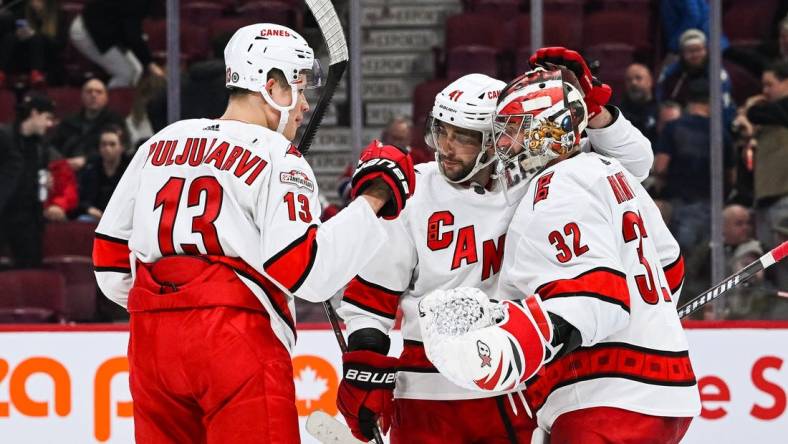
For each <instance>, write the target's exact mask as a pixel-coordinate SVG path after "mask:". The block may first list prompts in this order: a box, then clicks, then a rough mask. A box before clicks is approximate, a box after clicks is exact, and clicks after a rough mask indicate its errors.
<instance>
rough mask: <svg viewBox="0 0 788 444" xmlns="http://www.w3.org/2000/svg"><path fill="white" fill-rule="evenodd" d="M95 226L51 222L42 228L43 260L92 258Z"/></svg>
mask: <svg viewBox="0 0 788 444" xmlns="http://www.w3.org/2000/svg"><path fill="white" fill-rule="evenodd" d="M95 235H96V224H95V223H88V222H77V221H72V222H60V223H58V222H53V223H48V224H46V225H45V226H44V258H47V257H57V256H84V257H92V256H93V238H94V237H95Z"/></svg>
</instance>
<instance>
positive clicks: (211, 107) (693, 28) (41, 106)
mask: <svg viewBox="0 0 788 444" xmlns="http://www.w3.org/2000/svg"><path fill="white" fill-rule="evenodd" d="M2 3H6V4H7V5H8V7H6V8H3V9H2V12H0V89H7V90H12V91H14V92H15V94H17V95H18V103H17V109H16V113H15V118H14V120H13V123H12V124H10V125H8V126H6V127H3V128H0V256H2V257H4V258H6V260H5V261H2V262H0V266H2V267H5V268H36V267H41V266H42V235H43V234H42V233H43V232H44V225H45V224H52V223H60V222H64V221H80V222H84V223H93V224H95V223H96V222H97V221H98V220H99V219H100V218H101V215H102V211H103V210H104V208H105V207H106V205H107V202H108V200H109V197H110V196H111V194H112V192H113V190H114V188H115V186H116V185H117V183H118V181H119V179H120V177H121V176H122V174H123V172H124V170H125V168H126V166H127V165H128V162H129V160H130V158H131V156H132V155H133V153H134V150H135V149H136V147H137V146H138V145H139V142H140V141H144V140H145V139H146V138H148V137H150V136H151V135H152V134H154V133H155V132H156V131H158V130H159V129H161V128H163V127H164V126H165V125H166V123H167V122H166V106H167V105H166V94H165V88H166V80H165V77H166V76H165V73H164V71H163V69H162V67H161V65H160V61H156V60H155V57H154V56H153V55H152V52H151V50H150V48H149V47H148V44H147V42H146V39H145V37H144V33H143V26H142V23H143V20H144V19H145V18H146V17H148V16H149V15H150V14H152V13H153V11H154V9H156V7H157V6H158V7H160V6H161V2H156V1H153V0H133V1H132V0H128V1H123V2H117V1H111V0H88V1H86V2H85V6H84V8H83V9H82V10H81V12H80V13H79V14H77V15H76V16H75V17H73V18H71V19H70V20H68V19H66V15H65V14H64V12H63V10H62V8H61V6H62V5H61V4H60V2H58V1H57V0H27V1H19V2H11V4H9V2H7V1H6V2H0V5H2ZM660 7H661V13H662V24H661V26H662V35H663V37H664V39H665V48H666V49H667V54H666V56H665V58H664V59H663V60H662V61H661V63H659V65H658V67H657V68H656V69H653V68H654V67H653V66H649V64H644V63H634V64H632V65H630V66H628V67H626V69H625V72H624V73H623V75H624V85H623V91H621V92H619V97H620V101H619V103H618V105H619V106H620V108H621V110H622V113H623V115H624V116H626V117H627V118H628V119H629V120H631V121H632V122H633V123H634V124H635V126H636V127H637V128H639V129H640V130H641V131H642V132H643V133H644V134H645V135H646V136H647V137H648V138H649V140H650V141H651V142H652V147H653V149H654V152H655V161H654V166H653V171H652V174H651V176H650V177H649V179H648V180H647V181H646V182H645V185H646V186H647V189H648V190H649V192H650V193H651V194H652V196H653V197H654V198H655V199H656V201H657V204H658V206H659V207H660V209H661V211H662V215H663V218H664V219H665V221H666V222H667V223H668V225H669V226H670V228H671V231H672V232H673V234H674V235H675V236H676V238H677V240H678V241H679V243H680V245H681V247H682V250H683V252H684V256H685V259H686V272H687V277H686V281H685V287H684V291H683V294H684V295H685V297H686V296H692V295H696V294H699V293H700V292H701V291H703V290H705V289H706V288H708V287H709V286H710V285H711V284H712V283H711V278H710V249H709V234H710V233H709V226H710V223H711V209H710V203H709V202H710V177H711V172H710V151H709V149H708V147H709V146H710V142H711V141H710V135H709V134H710V119H709V116H710V108H711V107H710V99H709V97H710V92H709V73H708V71H709V69H708V58H709V57H708V29H709V27H708V6H707V4H706V2H705V0H693V1H690V0H686V1H685V0H679V1H670V0H663V1H662V2H660ZM782 12H783V13H785V12H788V11H782ZM766 25H767V24H765V26H766ZM775 28H776V29H775V34H774V35H775V38H774V39H773V40H772V41H764V42H759V43H758V44H757V45H751V46H748V47H737V46H736V45H731V44H730V43H729V42H728V41H727V39H724V40H723V42H722V46H723V49H724V53H723V54H724V58H725V60H726V61H729V62H732V63H735V64H737V66H740V67H745V68H746V69H748V70H749V71H750V73H751V74H752V75H753V76H756V77H758V78H760V81H761V90H762V92H761V94H758V95H755V96H753V97H749V98H746V100H744V101H740V102H741V103H736V101H735V100H734V97H735V96H736V91H734V90H733V85H732V82H731V77H730V75H729V72H728V71H727V69H723V70H722V71H721V72H720V73H719V76H720V79H721V83H722V88H723V91H722V97H723V103H722V107H723V123H724V136H723V144H722V146H721V147H716V148H715V149H720V150H722V155H723V159H724V161H723V164H724V171H725V172H724V184H725V204H726V206H725V209H724V211H723V215H722V218H723V223H724V226H723V236H724V244H725V245H724V249H725V258H726V274H729V273H730V272H732V271H734V270H737V269H740V268H741V267H743V266H744V265H746V264H748V263H750V262H752V261H753V260H755V259H756V258H757V257H759V256H760V255H761V254H763V252H764V251H767V250H768V249H770V248H772V247H774V246H775V245H777V244H778V243H779V242H782V241H785V240H786V239H788V174H786V166H788V16H785V18H783V19H781V20H780V21H779V22H778V23H776V26H775ZM67 42H70V45H67V44H66V43H67ZM225 42H226V37H225V38H223V39H216V41H214V42H213V52H212V56H211V57H208V58H207V59H203V60H197V61H192V63H190V64H189V65H188V66H185V67H184V68H185V70H184V74H183V78H182V80H181V85H182V93H181V95H182V109H183V110H184V113H183V114H184V115H183V117H184V118H191V117H206V116H216V115H220V114H221V112H222V111H223V107H224V104H225V103H226V97H227V95H226V94H227V93H226V90H225V89H224V64H223V61H222V49H223V47H224V44H225ZM67 46H68V47H69V48H73V49H72V50H76V51H78V52H79V53H80V54H81V57H84V58H86V59H88V60H90V61H91V62H92V63H94V64H95V66H97V67H99V68H100V71H98V72H96V73H94V74H95V76H90V77H89V78H83V79H80V83H81V96H80V97H81V107H80V109H79V111H77V112H76V113H74V114H68V115H58V113H57V104H56V103H54V102H53V100H52V99H50V98H49V97H48V96H47V93H46V89H47V87H50V86H57V85H62V84H64V83H67V82H72V83H73V81H74V77H73V73H69V72H66V70H64V68H63V67H64V65H63V63H62V60H63V58H64V57H66V56H67V54H65V52H67V51H68V50H69V49H68V48H67ZM601 62H602V63H604V61H601ZM83 74H84V73H83ZM655 79H656V80H655ZM505 80H506V79H505ZM601 80H602V81H604V80H605V79H604V78H602V79H601ZM124 87H125V88H129V87H132V88H135V93H134V99H133V103H132V104H131V106H130V112H129V114H128V115H119V114H118V113H116V112H114V111H113V110H112V109H110V108H109V107H108V102H109V91H110V90H111V89H112V88H124ZM413 130H414V128H413V124H412V123H411V121H410V120H409V119H408V117H405V116H398V117H395V118H393V119H392V120H391V121H390V122H389V124H388V125H387V126H386V128H385V130H384V131H383V134H381V139H382V140H383V141H384V143H391V144H395V145H399V146H409V145H411V141H412V140H413ZM412 153H413V156H414V158H415V159H416V161H417V162H427V161H430V160H432V158H433V155H432V153H430V152H426V151H424V150H423V149H421V148H419V147H413V151H412ZM350 171H352V168H349V169H348V172H346V174H345V175H344V176H343V177H342V178H341V180H340V181H339V190H338V193H339V196H340V197H341V198H342V200H343V201H344V202H345V203H346V202H347V201H348V200H349V199H350V196H349V186H348V184H349V172H350ZM341 207H342V204H341V203H340V204H338V205H337V204H329V203H328V202H326V207H325V208H324V214H323V219H324V220H325V219H327V218H330V217H331V216H332V215H333V214H335V213H336V212H337V211H338V210H339V209H340V208H341ZM748 287H749V288H746V289H744V290H743V291H738V292H736V294H733V295H731V296H727V299H726V300H727V301H728V302H726V304H725V309H724V310H723V311H722V312H717V313H714V312H712V311H710V310H707V311H706V312H704V313H701V315H700V317H702V318H706V319H711V318H713V317H714V316H718V317H722V318H726V319H788V297H786V296H788V295H786V292H788V267H786V265H785V264H782V265H779V266H777V267H774V269H773V270H770V271H769V272H768V273H766V274H763V273H761V275H759V276H757V277H756V278H755V279H754V280H753V282H752V283H751V284H749V286H748ZM299 311H300V312H302V311H303V309H302V310H299ZM299 314H300V315H302V313H299ZM301 317H304V316H301ZM122 318H123V313H122V311H116V312H114V314H112V315H111V316H110V317H109V318H103V319H101V320H113V319H122ZM306 318H307V319H308V318H309V316H308V315H307V316H306Z"/></svg>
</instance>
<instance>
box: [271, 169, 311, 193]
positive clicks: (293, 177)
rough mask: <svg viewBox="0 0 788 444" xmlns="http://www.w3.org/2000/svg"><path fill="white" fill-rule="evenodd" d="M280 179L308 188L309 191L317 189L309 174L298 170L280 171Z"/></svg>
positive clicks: (286, 182) (285, 182) (283, 181)
mask: <svg viewBox="0 0 788 444" xmlns="http://www.w3.org/2000/svg"><path fill="white" fill-rule="evenodd" d="M279 181H280V182H282V183H284V184H290V185H295V186H297V187H299V188H306V189H307V190H309V191H315V184H314V183H312V180H311V179H310V178H309V176H307V175H306V173H303V172H301V171H298V170H290V172H284V173H279Z"/></svg>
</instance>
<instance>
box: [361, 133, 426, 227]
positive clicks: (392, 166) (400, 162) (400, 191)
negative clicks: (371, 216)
mask: <svg viewBox="0 0 788 444" xmlns="http://www.w3.org/2000/svg"><path fill="white" fill-rule="evenodd" d="M375 179H380V180H382V181H383V182H384V183H385V184H386V186H387V187H388V188H389V190H390V191H391V199H390V200H389V201H388V202H387V203H386V204H385V205H384V206H383V208H381V210H380V211H379V212H378V216H381V217H383V218H384V219H394V218H396V217H397V216H398V215H399V213H400V212H401V211H402V209H403V208H405V201H406V200H408V198H409V197H410V196H412V195H413V191H414V189H415V187H416V173H415V171H414V170H413V159H412V158H411V157H410V154H409V153H408V152H407V151H406V150H404V149H402V148H399V147H396V146H394V145H383V144H382V143H380V142H379V141H377V140H373V141H372V143H370V144H369V145H367V147H366V148H364V150H363V151H362V152H361V156H360V157H359V159H358V166H357V167H356V172H355V173H353V180H352V182H351V184H352V186H353V189H352V190H353V191H352V193H353V197H357V196H360V195H361V194H363V193H364V190H365V189H366V188H367V187H368V186H369V185H371V184H372V181H374V180H375Z"/></svg>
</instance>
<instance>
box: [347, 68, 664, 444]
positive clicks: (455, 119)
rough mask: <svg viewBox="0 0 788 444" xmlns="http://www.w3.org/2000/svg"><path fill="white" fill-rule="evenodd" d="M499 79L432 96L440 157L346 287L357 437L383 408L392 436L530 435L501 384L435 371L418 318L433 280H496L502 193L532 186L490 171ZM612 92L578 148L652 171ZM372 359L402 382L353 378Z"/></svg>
mask: <svg viewBox="0 0 788 444" xmlns="http://www.w3.org/2000/svg"><path fill="white" fill-rule="evenodd" d="M504 85H505V84H504V82H501V81H499V80H495V79H492V78H490V77H487V76H485V75H481V74H470V75H467V76H464V77H462V78H460V79H458V80H457V81H455V82H453V83H452V84H450V85H449V86H447V87H446V88H445V89H444V90H443V91H442V92H441V93H439V94H438V95H437V97H436V98H435V104H434V107H433V109H432V114H431V119H430V124H429V127H428V128H427V133H428V142H429V144H430V145H431V146H432V147H433V148H435V156H436V160H435V162H430V163H427V164H421V165H418V166H417V167H416V168H417V172H418V177H419V191H418V192H417V193H416V194H415V196H414V197H413V199H411V200H410V201H409V202H408V207H407V209H406V210H404V211H403V213H402V215H401V217H400V218H399V219H398V220H396V221H391V222H387V223H386V224H385V225H386V229H387V231H388V236H389V239H391V245H392V246H393V247H392V248H391V249H388V250H386V252H385V253H384V254H381V255H379V256H376V257H375V258H374V259H373V261H372V262H371V263H370V264H369V265H368V266H367V267H365V268H364V270H363V271H362V272H361V273H359V275H358V276H357V277H356V278H355V279H354V280H353V281H352V282H351V283H350V285H349V286H348V288H347V289H346V291H345V294H344V298H343V301H342V305H341V307H340V310H339V313H340V314H341V315H342V317H343V318H344V319H345V321H346V324H347V327H348V331H349V333H350V336H349V338H348V343H349V348H350V350H351V352H350V353H347V354H345V356H344V373H345V375H346V376H345V378H344V379H343V381H342V383H341V384H340V388H339V393H338V398H337V402H338V407H339V409H340V411H341V412H342V413H343V415H344V416H345V419H346V420H347V423H348V424H349V425H350V427H351V430H352V431H353V433H354V434H355V435H356V436H357V437H359V438H363V439H370V438H371V436H372V432H371V427H372V424H373V423H374V421H375V419H376V418H378V417H380V418H381V419H382V423H383V424H384V428H385V425H386V424H388V423H390V422H391V421H392V418H393V424H392V430H391V435H390V436H391V442H392V443H395V444H396V443H416V442H418V443H427V444H429V443H447V442H451V443H500V442H528V440H529V436H530V433H531V430H533V429H534V428H535V422H534V421H533V420H532V419H531V418H529V416H528V415H527V414H526V413H525V411H524V409H523V408H519V409H518V408H517V407H516V405H514V406H513V405H512V404H510V402H509V401H508V400H507V397H506V396H505V395H504V394H503V391H500V392H497V393H492V394H490V393H481V392H474V391H472V390H468V389H466V388H462V387H459V386H457V385H456V384H453V383H452V382H450V381H448V380H447V379H446V378H445V377H444V376H443V375H441V374H439V373H438V372H437V370H436V369H435V367H433V366H432V364H431V363H430V362H429V360H428V359H427V357H426V356H425V353H424V348H423V346H422V339H421V334H420V332H419V326H418V313H417V304H418V302H419V300H420V299H421V298H422V297H423V296H424V295H425V294H427V293H429V292H431V291H433V290H436V289H449V288H454V287H457V286H463V285H465V286H475V287H479V288H482V289H484V290H485V291H488V292H492V291H493V290H494V289H495V288H496V284H497V277H498V271H499V269H500V266H501V261H502V254H503V249H504V243H508V242H509V241H508V239H506V235H505V233H506V229H507V227H508V225H509V220H510V219H511V217H512V214H513V212H514V210H515V206H514V205H509V204H508V203H507V195H505V193H506V194H508V199H510V200H511V199H516V195H517V194H518V193H519V194H522V192H523V191H524V190H525V188H524V187H523V186H522V184H521V185H519V186H515V187H514V188H511V189H509V190H506V191H504V190H503V189H502V187H500V186H499V185H498V184H497V183H496V181H495V179H494V177H493V173H494V165H493V161H494V152H493V147H492V139H491V137H492V133H491V116H492V113H493V111H494V109H495V103H496V101H497V98H498V95H499V93H500V90H501V88H502V87H503V86H504ZM608 97H609V94H608ZM606 101H607V100H606V99H604V100H603V101H602V102H601V103H600V107H602V110H601V111H600V115H599V117H598V118H597V119H596V120H594V121H593V122H592V123H591V125H590V127H589V130H588V136H589V137H588V139H587V140H584V141H583V150H584V151H588V150H589V149H590V148H591V146H592V145H593V148H594V149H595V150H598V151H601V152H604V153H605V154H607V155H610V156H614V157H618V158H621V159H622V162H623V163H624V164H626V165H627V166H628V168H630V169H631V171H632V172H633V174H635V175H636V176H638V177H640V178H645V177H646V176H647V175H648V170H649V168H650V166H651V161H652V159H653V156H652V154H651V147H650V144H649V142H648V140H647V139H646V138H645V137H643V135H642V134H640V132H638V131H637V130H636V129H635V128H634V127H633V126H632V125H631V124H630V123H629V122H628V121H627V120H626V119H625V118H624V117H623V116H621V115H620V114H619V112H618V110H617V109H615V108H613V107H607V108H604V107H603V105H604V104H605V102H606ZM398 307H400V308H401V309H402V311H403V324H402V334H403V337H404V339H405V344H404V352H403V354H402V355H401V357H400V358H399V359H397V358H391V357H387V356H385V355H386V353H387V352H388V349H389V342H390V341H389V338H388V333H389V331H390V330H391V328H392V326H393V324H394V318H395V314H396V312H397V308H398ZM482 352H483V350H482V349H480V353H482ZM371 369H372V370H374V371H375V372H380V373H382V374H385V375H391V374H393V373H394V372H395V371H396V370H397V369H399V372H398V377H397V380H396V388H395V384H393V383H391V381H390V380H387V378H385V377H381V378H380V380H381V381H383V382H382V383H380V384H371V383H367V384H364V383H360V382H359V381H357V380H356V379H355V378H353V377H352V375H354V374H358V373H357V372H355V371H356V370H371ZM392 391H393V396H394V397H395V398H396V401H395V402H394V403H393V404H392V401H391V398H392ZM392 409H393V410H395V411H394V412H392Z"/></svg>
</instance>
